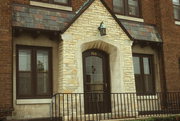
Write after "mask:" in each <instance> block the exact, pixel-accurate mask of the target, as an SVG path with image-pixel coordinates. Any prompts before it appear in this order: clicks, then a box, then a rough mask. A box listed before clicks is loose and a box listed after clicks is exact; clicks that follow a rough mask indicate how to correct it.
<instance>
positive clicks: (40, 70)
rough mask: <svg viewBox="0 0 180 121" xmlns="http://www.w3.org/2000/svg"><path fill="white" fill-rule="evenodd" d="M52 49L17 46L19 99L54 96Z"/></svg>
mask: <svg viewBox="0 0 180 121" xmlns="http://www.w3.org/2000/svg"><path fill="white" fill-rule="evenodd" d="M51 67H52V64H51V48H42V47H30V46H17V98H18V99H23V98H48V97H50V96H51V94H52V77H51V75H52V74H51V73H52V71H51Z"/></svg>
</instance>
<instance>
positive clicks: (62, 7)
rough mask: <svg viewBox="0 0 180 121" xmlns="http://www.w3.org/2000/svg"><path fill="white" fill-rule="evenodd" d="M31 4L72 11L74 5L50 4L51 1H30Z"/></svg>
mask: <svg viewBox="0 0 180 121" xmlns="http://www.w3.org/2000/svg"><path fill="white" fill-rule="evenodd" d="M30 5H33V6H38V7H44V8H52V9H58V10H65V11H72V7H69V6H63V5H56V4H49V3H43V2H37V1H30Z"/></svg>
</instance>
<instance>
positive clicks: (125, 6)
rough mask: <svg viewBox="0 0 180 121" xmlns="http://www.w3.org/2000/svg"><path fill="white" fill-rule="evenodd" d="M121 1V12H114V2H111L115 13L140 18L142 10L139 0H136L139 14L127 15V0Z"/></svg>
mask: <svg viewBox="0 0 180 121" xmlns="http://www.w3.org/2000/svg"><path fill="white" fill-rule="evenodd" d="M122 1H123V4H124V5H123V6H124V13H122V12H116V11H115V10H114V3H113V11H114V13H115V14H120V15H124V16H129V17H136V18H142V11H141V0H136V1H138V9H139V15H129V5H128V0H122Z"/></svg>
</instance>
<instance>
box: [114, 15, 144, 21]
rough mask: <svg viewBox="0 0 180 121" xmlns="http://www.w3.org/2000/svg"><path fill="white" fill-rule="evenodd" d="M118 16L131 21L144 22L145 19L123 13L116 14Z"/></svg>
mask: <svg viewBox="0 0 180 121" xmlns="http://www.w3.org/2000/svg"><path fill="white" fill-rule="evenodd" d="M116 17H117V18H118V19H125V20H130V21H137V22H144V19H142V18H136V17H130V16H123V15H118V14H116Z"/></svg>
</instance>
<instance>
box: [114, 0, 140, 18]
mask: <svg viewBox="0 0 180 121" xmlns="http://www.w3.org/2000/svg"><path fill="white" fill-rule="evenodd" d="M113 10H114V12H115V13H117V14H121V15H125V16H131V17H139V18H140V17H141V12H140V1H139V0H113Z"/></svg>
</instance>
